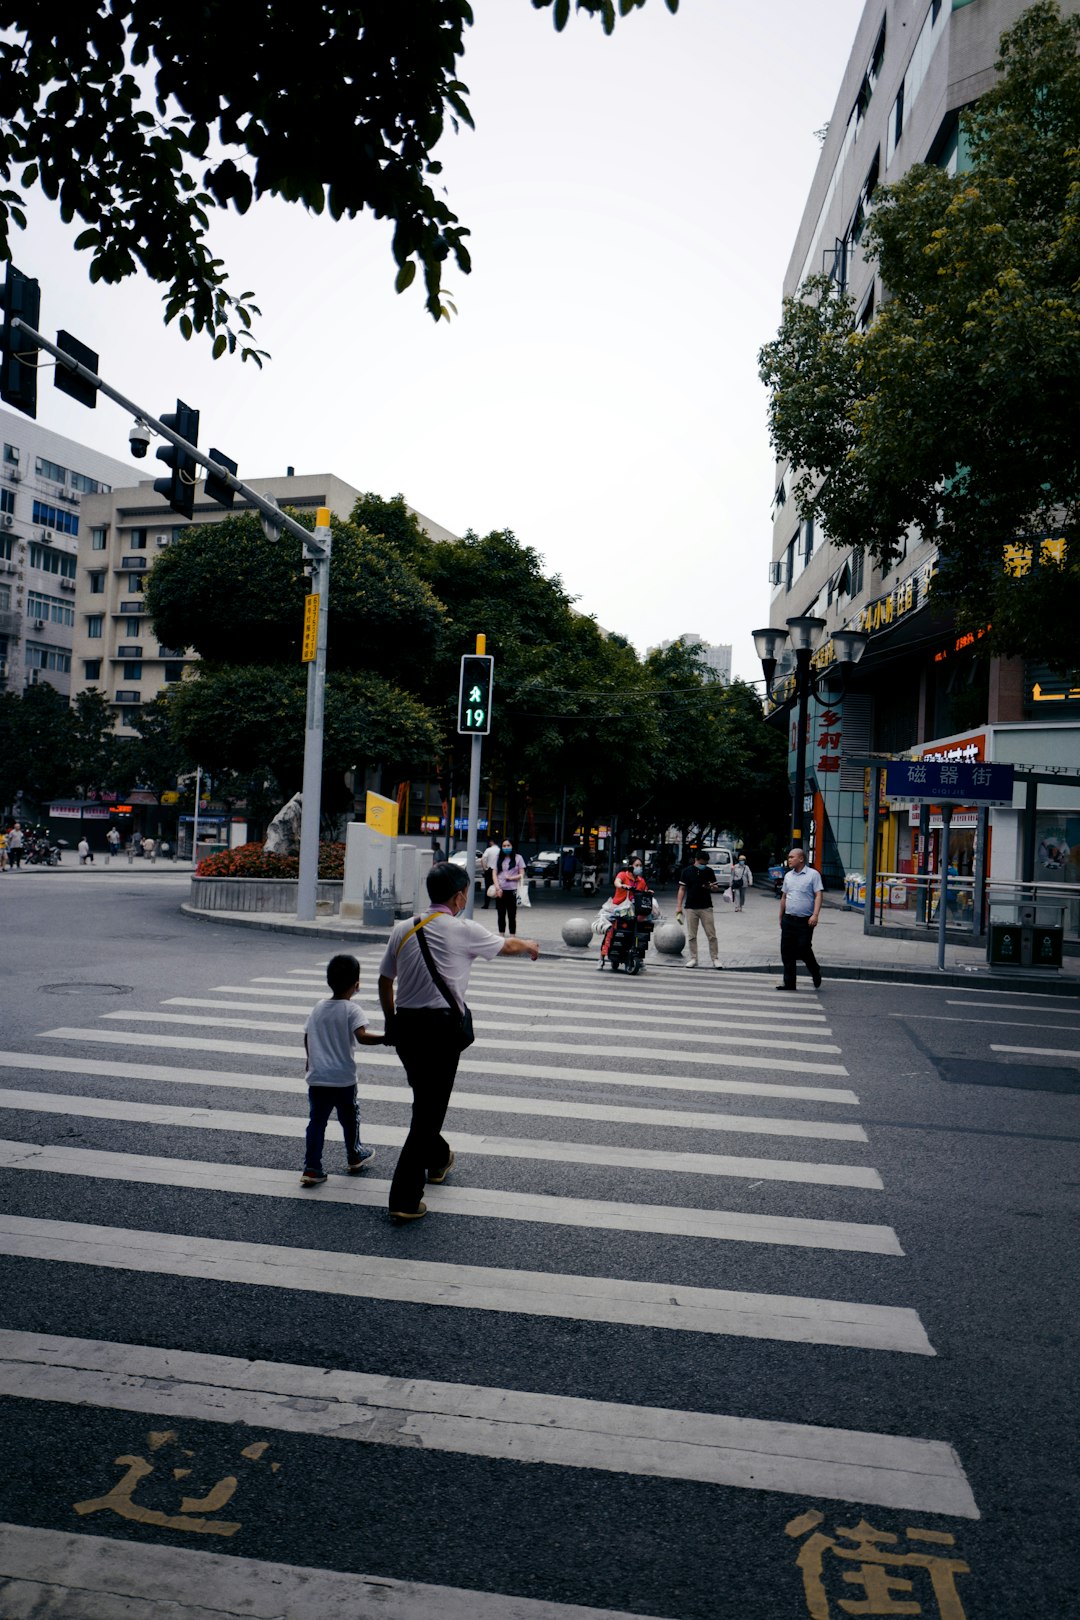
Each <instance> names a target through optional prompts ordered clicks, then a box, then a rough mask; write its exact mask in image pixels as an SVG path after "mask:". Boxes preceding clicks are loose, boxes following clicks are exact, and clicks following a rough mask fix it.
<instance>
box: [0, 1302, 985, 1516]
mask: <svg viewBox="0 0 1080 1620" xmlns="http://www.w3.org/2000/svg"><path fill="white" fill-rule="evenodd" d="M28 1355H30V1356H33V1358H34V1359H33V1361H32V1362H28V1361H27V1360H26V1359H23V1358H25V1357H27V1356H28ZM164 1379H168V1380H170V1381H171V1382H172V1384H173V1388H172V1389H171V1390H170V1392H169V1395H168V1397H166V1410H167V1411H169V1413H170V1415H173V1414H176V1415H180V1414H183V1415H185V1416H189V1417H201V1418H209V1419H210V1420H211V1421H216V1422H243V1423H247V1424H250V1425H252V1426H260V1427H261V1426H266V1427H269V1428H283V1429H291V1430H293V1431H294V1432H296V1431H299V1432H301V1433H318V1434H329V1435H340V1436H342V1437H343V1438H345V1439H348V1440H353V1441H357V1440H366V1439H368V1438H369V1436H370V1435H371V1434H372V1432H374V1433H375V1434H376V1435H377V1437H378V1441H379V1443H380V1444H382V1445H415V1444H417V1443H418V1442H419V1443H420V1444H422V1445H424V1447H425V1448H426V1449H434V1450H448V1451H464V1452H471V1453H473V1454H474V1455H479V1456H486V1457H503V1458H506V1459H508V1460H509V1459H516V1460H517V1461H519V1462H547V1463H552V1464H554V1465H556V1466H560V1467H571V1468H573V1467H577V1468H600V1469H608V1470H611V1471H614V1472H617V1473H623V1472H630V1473H636V1474H642V1475H653V1476H656V1477H660V1478H665V1479H696V1480H703V1481H706V1482H707V1483H709V1484H714V1485H727V1486H744V1487H749V1488H752V1489H754V1490H766V1491H783V1492H793V1491H797V1492H802V1493H805V1494H807V1495H809V1496H823V1497H830V1498H838V1499H840V1500H844V1501H851V1500H858V1501H870V1502H874V1503H875V1504H878V1505H887V1506H891V1507H901V1508H911V1509H918V1510H919V1511H921V1512H932V1513H950V1514H956V1515H959V1516H963V1517H965V1518H976V1517H977V1516H978V1513H977V1510H976V1508H975V1504H974V1500H973V1498H972V1495H971V1490H970V1487H969V1486H968V1483H967V1480H966V1479H965V1477H964V1474H963V1470H962V1469H961V1468H960V1466H959V1463H958V1460H957V1458H956V1455H955V1453H954V1452H953V1450H952V1448H951V1447H949V1446H947V1445H943V1444H941V1443H940V1442H937V1441H932V1440H917V1439H907V1438H904V1437H901V1436H891V1435H880V1434H865V1433H860V1432H858V1431H856V1430H843V1429H825V1428H817V1427H813V1426H811V1425H808V1424H798V1423H783V1424H781V1423H767V1422H760V1421H756V1420H754V1419H748V1418H736V1417H726V1416H720V1415H717V1414H713V1413H706V1412H676V1411H665V1410H659V1409H657V1408H650V1407H635V1406H622V1405H616V1404H614V1403H612V1402H604V1401H587V1400H575V1399H573V1398H567V1397H558V1396H548V1395H532V1394H524V1393H519V1392H516V1391H511V1390H502V1389H484V1388H480V1387H477V1386H462V1385H447V1384H437V1383H430V1382H425V1381H421V1380H414V1379H408V1380H406V1379H394V1378H387V1377H384V1376H379V1377H378V1378H372V1377H370V1376H368V1375H364V1374H362V1373H342V1372H332V1373H328V1372H326V1371H324V1370H323V1369H322V1368H316V1367H296V1366H282V1365H277V1364H268V1363H258V1364H256V1365H254V1366H253V1365H252V1364H251V1363H250V1362H247V1361H240V1360H234V1359H233V1358H230V1357H226V1356H199V1355H193V1354H191V1353H186V1354H185V1353H184V1352H179V1351H167V1352H163V1351H160V1350H156V1349H152V1348H144V1347H142V1346H138V1345H119V1344H110V1343H102V1342H96V1341H93V1340H69V1339H57V1340H56V1341H55V1342H54V1343H50V1342H48V1341H46V1342H44V1343H43V1342H42V1340H41V1338H40V1337H39V1336H37V1335H23V1334H13V1335H8V1334H0V1389H4V1390H6V1391H8V1392H21V1391H27V1392H28V1393H29V1392H34V1393H35V1394H36V1398H37V1399H39V1400H40V1399H44V1400H56V1401H64V1402H67V1403H71V1404H80V1400H81V1402H82V1403H83V1404H93V1405H101V1406H109V1405H117V1406H120V1407H122V1408H124V1409H126V1410H134V1411H144V1412H157V1411H160V1410H161V1409H162V1407H161V1403H162V1399H163V1397H162V1392H161V1389H160V1387H156V1386H160V1384H161V1382H162V1381H163V1380H164ZM312 1395H315V1396H317V1398H316V1399H315V1400H312V1399H311V1398H310V1397H311V1396H312Z"/></svg>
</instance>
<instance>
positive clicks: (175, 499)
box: [154, 399, 199, 518]
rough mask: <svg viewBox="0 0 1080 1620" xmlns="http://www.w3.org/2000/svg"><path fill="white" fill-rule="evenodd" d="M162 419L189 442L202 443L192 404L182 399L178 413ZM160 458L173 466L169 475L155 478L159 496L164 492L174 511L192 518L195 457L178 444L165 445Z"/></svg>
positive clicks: (195, 473)
mask: <svg viewBox="0 0 1080 1620" xmlns="http://www.w3.org/2000/svg"><path fill="white" fill-rule="evenodd" d="M161 420H162V422H163V423H164V424H165V426H166V427H167V428H172V430H173V432H174V433H178V434H179V435H180V437H181V438H182V439H186V440H187V442H188V444H194V445H197V444H198V442H199V413H198V411H193V410H192V408H191V406H190V405H185V404H184V402H183V400H182V399H178V400H177V402H176V411H175V414H173V415H170V416H163V417H162V418H161ZM157 458H158V460H159V461H163V462H164V463H165V465H166V467H169V468H171V471H170V473H169V476H168V478H155V479H154V489H155V491H156V493H157V494H158V495H164V497H165V499H166V500H167V501H168V503H169V505H170V506H171V507H172V509H173V511H174V512H179V513H180V516H181V517H186V518H190V517H191V516H192V514H193V513H194V511H195V483H196V480H197V477H198V465H197V463H196V461H195V458H194V456H191V455H189V454H188V452H187V451H186V450H181V448H180V446H179V445H178V444H163V445H162V446H161V449H160V450H159V451H158V452H157Z"/></svg>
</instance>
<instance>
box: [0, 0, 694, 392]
mask: <svg viewBox="0 0 1080 1620" xmlns="http://www.w3.org/2000/svg"><path fill="white" fill-rule="evenodd" d="M532 3H533V5H534V6H535V7H536V8H537V9H546V8H549V7H552V8H553V18H554V22H555V26H556V28H559V29H562V28H564V27H565V26H566V23H567V21H568V20H569V16H570V0H532ZM644 4H645V0H618V7H617V10H618V13H619V14H621V15H626V14H627V13H628V12H630V11H632V10H634V9H635V8H636V7H638V6H641V5H644ZM666 4H667V6H668V9H669V10H670V11H673V12H674V11H675V10H677V8H678V0H666ZM575 5H576V8H577V9H578V10H579V11H584V12H588V13H593V14H596V15H598V16H599V17H600V20H601V22H602V24H603V27H604V29H605V31H606V32H608V33H610V32H611V30H612V29H613V28H614V26H615V19H616V3H615V0H575ZM472 20H473V15H472V8H471V6H470V4H469V0H366V3H365V4H363V5H357V4H345V3H343V0H314V3H312V4H308V5H305V6H292V5H286V4H281V3H280V0H272V3H271V4H269V5H261V6H257V7H256V6H250V5H242V4H237V3H236V0H203V3H202V4H201V5H200V6H199V7H198V9H197V10H193V9H192V7H191V6H190V5H187V4H181V3H178V0H67V3H66V4H64V5H53V6H42V5H41V4H39V3H38V0H9V3H8V4H7V5H5V6H4V8H3V28H4V37H3V39H0V182H2V189H0V258H4V259H7V258H10V257H11V255H12V244H11V232H12V228H13V227H21V226H24V225H25V222H26V210H27V207H28V199H29V194H30V193H31V191H32V189H33V187H34V185H35V184H36V183H37V184H40V186H41V189H42V191H43V192H44V194H45V196H46V197H47V198H48V199H49V200H50V201H52V202H54V203H57V204H58V205H59V209H60V213H61V216H62V217H63V219H64V220H65V221H67V222H69V223H70V222H72V221H74V220H79V221H81V222H82V223H83V225H84V226H85V229H84V230H83V231H82V232H81V233H80V235H79V236H78V238H77V239H76V247H78V248H80V249H82V250H85V251H88V252H89V253H90V255H91V259H90V279H91V280H92V281H104V282H120V281H123V280H124V279H125V277H127V276H129V275H132V274H134V273H135V272H136V271H137V270H142V271H143V272H144V273H145V274H146V275H148V276H149V277H150V278H151V279H152V280H153V281H156V282H158V283H159V284H160V285H161V286H162V287H163V288H164V289H165V319H166V321H171V320H174V319H177V318H178V319H179V322H180V328H181V330H182V332H183V333H184V335H185V337H190V336H191V334H192V332H194V331H197V332H205V333H207V334H208V335H209V336H210V338H211V339H212V341H213V345H214V354H215V357H216V356H218V355H219V354H223V353H225V352H226V350H228V351H229V352H232V351H234V350H236V349H237V348H239V350H240V352H241V355H242V356H243V358H245V359H249V358H250V359H253V360H255V361H256V363H261V358H262V355H263V353H264V351H262V350H260V349H259V348H258V347H257V346H256V343H255V339H254V338H253V336H252V319H253V317H254V316H256V315H258V313H259V311H258V308H257V306H256V305H255V304H254V303H253V302H252V298H253V296H254V295H253V294H252V293H250V292H246V291H245V292H242V293H240V294H238V295H234V294H233V293H232V292H231V291H230V289H229V285H228V273H227V271H226V268H225V266H224V264H223V263H222V261H221V260H220V259H219V258H216V257H215V256H214V253H213V250H212V248H211V246H210V243H209V231H210V217H211V215H212V213H213V211H214V210H215V209H217V208H229V207H233V208H235V209H237V211H238V212H240V213H245V212H246V211H247V209H248V208H249V207H250V206H251V204H252V202H253V201H254V200H255V199H256V198H258V197H262V196H273V197H279V198H281V199H283V200H284V201H286V202H290V203H300V204H302V205H303V206H304V207H305V208H307V209H309V210H311V211H312V212H313V213H317V214H321V213H323V212H324V211H325V212H327V213H329V214H330V216H331V218H333V219H341V218H342V217H346V218H352V217H354V216H355V215H357V214H360V213H362V212H369V213H371V214H374V215H375V216H376V218H381V219H390V220H392V221H393V223H394V235H393V255H394V260H395V262H396V264H397V266H398V271H397V280H396V285H397V288H398V290H399V291H402V290H404V288H406V287H408V286H409V285H410V284H411V283H412V281H413V280H414V278H415V276H416V272H417V269H418V268H419V269H422V271H423V279H424V286H425V303H426V307H427V309H428V311H429V312H430V313H431V314H432V315H433V316H434V317H435V318H436V319H438V318H439V317H440V316H441V315H443V314H444V313H445V307H444V304H443V300H442V295H441V280H442V266H443V263H444V262H445V261H446V260H448V259H453V261H454V262H455V263H456V265H457V267H458V269H459V270H460V271H461V272H463V273H467V272H468V270H469V268H470V262H469V252H468V247H467V245H466V237H467V236H468V234H469V232H468V229H467V227H466V226H464V225H463V224H462V223H461V222H460V220H459V219H458V217H457V215H456V214H455V213H454V212H453V211H452V209H451V208H450V206H449V204H448V203H447V201H446V199H445V196H444V194H443V189H442V187H441V184H440V182H439V175H440V173H441V170H442V164H441V162H439V161H438V160H437V159H435V158H433V157H432V155H431V154H432V151H433V149H434V148H435V146H436V145H437V144H438V142H439V140H440V138H441V136H442V135H443V132H444V130H445V128H446V126H447V123H449V124H450V125H451V126H452V127H453V128H455V129H457V128H458V127H459V126H460V125H461V124H467V125H470V126H471V125H472V117H471V114H470V112H469V108H468V105H467V102H466V99H465V98H466V96H467V94H468V88H467V86H466V85H465V84H464V83H463V82H462V81H461V79H460V78H459V77H458V67H459V60H460V58H461V56H462V54H463V52H464V44H465V30H466V28H467V27H468V26H469V25H470V24H471V23H472Z"/></svg>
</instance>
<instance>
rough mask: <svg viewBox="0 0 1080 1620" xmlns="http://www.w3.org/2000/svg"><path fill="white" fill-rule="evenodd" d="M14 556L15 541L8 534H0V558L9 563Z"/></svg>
mask: <svg viewBox="0 0 1080 1620" xmlns="http://www.w3.org/2000/svg"><path fill="white" fill-rule="evenodd" d="M14 555H15V541H14V540H13V539H12V537H11V535H10V534H0V557H2V558H3V559H4V561H5V562H10V561H11V559H12V557H14Z"/></svg>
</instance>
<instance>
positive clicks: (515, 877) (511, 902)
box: [493, 838, 525, 934]
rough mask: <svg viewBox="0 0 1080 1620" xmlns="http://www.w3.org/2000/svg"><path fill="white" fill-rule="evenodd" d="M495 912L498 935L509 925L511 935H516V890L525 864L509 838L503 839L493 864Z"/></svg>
mask: <svg viewBox="0 0 1080 1620" xmlns="http://www.w3.org/2000/svg"><path fill="white" fill-rule="evenodd" d="M493 876H494V879H495V910H496V911H497V912H498V915H499V933H500V934H505V933H506V927H507V924H508V923H509V925H510V932H511V934H516V933H517V897H518V890H519V889H520V887H521V885H522V883H523V882H524V879H525V862H524V860H523V859H522V857H521V856H520V855H519V854H518V853H517V852H516V850H515V849H514V845H513V843H512V841H511V840H510V839H509V838H504V839H503V841H502V848H501V849H500V850H499V858H498V860H497V861H496V862H495V871H494V873H493Z"/></svg>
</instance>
